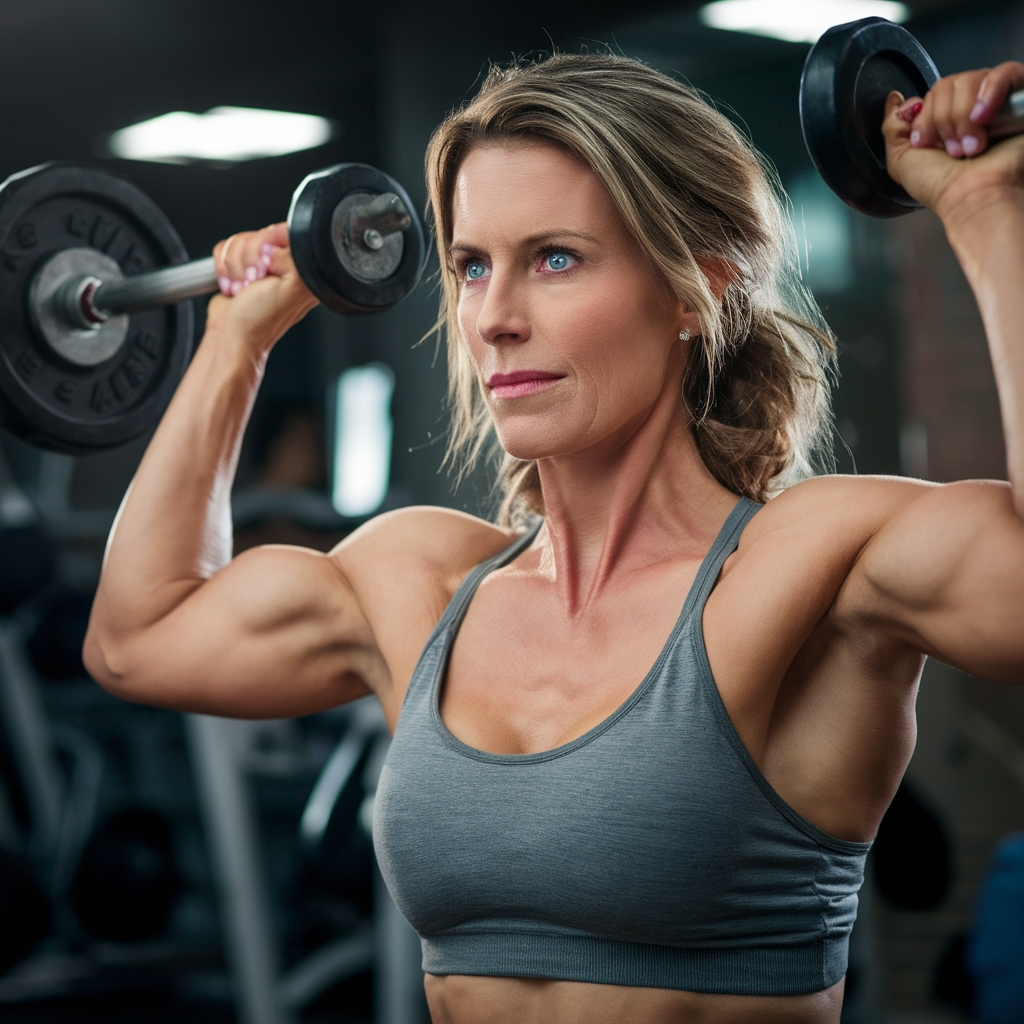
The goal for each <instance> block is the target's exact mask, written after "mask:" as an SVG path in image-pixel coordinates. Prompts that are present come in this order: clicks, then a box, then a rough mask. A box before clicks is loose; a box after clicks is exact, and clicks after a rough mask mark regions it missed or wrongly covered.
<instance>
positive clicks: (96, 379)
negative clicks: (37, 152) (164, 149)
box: [0, 163, 194, 455]
mask: <svg viewBox="0 0 1024 1024" xmlns="http://www.w3.org/2000/svg"><path fill="white" fill-rule="evenodd" d="M65 249H79V250H81V249H86V250H95V251H97V253H98V254H102V256H104V257H107V258H109V259H110V260H113V261H114V263H116V264H117V266H118V267H119V268H120V270H121V272H123V273H124V274H125V275H126V276H129V275H132V274H139V273H143V272H145V271H148V270H155V269H157V268H158V267H164V266H168V265H171V264H178V263H184V262H186V261H187V260H188V253H187V251H186V250H185V246H184V244H183V243H182V241H181V239H180V238H179V237H178V234H177V232H176V231H175V230H174V228H173V226H172V225H171V223H170V222H169V221H168V220H167V218H166V217H165V216H164V214H163V213H162V212H161V211H160V209H159V208H158V207H157V206H156V204H155V203H154V202H153V201H152V200H151V199H150V198H149V197H148V196H146V195H145V194H144V193H143V192H141V191H139V190H138V189H137V188H136V187H135V186H134V185H132V184H131V183H130V182H128V181H126V180H125V179H123V178H119V177H117V176H116V175H113V174H110V173H108V172H106V171H101V170H99V169H97V168H91V167H83V166H80V165H76V164H67V163H52V164H44V165H42V166H40V167H33V168H31V169H29V170H27V171H22V172H21V173H20V174H15V175H12V176H11V177H10V178H8V179H7V180H6V181H5V182H3V184H0V310H2V311H3V312H2V315H0V422H2V423H3V425H4V426H5V427H7V428H8V429H9V430H11V431H12V432H14V433H15V434H17V435H19V436H20V437H23V438H25V440H27V441H29V442H30V443H32V444H34V445H37V446H39V447H41V448H49V449H50V450H52V451H59V452H65V453H68V454H72V455H80V454H86V453H88V452H95V451H99V450H101V449H104V448H112V447H115V446H117V445H120V444H124V443H125V442H127V441H130V440H131V439H132V438H134V437H138V436H139V435H140V434H142V433H144V432H145V431H146V430H147V429H148V428H149V427H151V426H152V425H153V424H154V423H156V422H157V420H158V419H159V418H160V416H161V415H162V414H163V411H164V409H165V408H166V407H167V404H168V402H169V401H170V400H171V396H172V395H173V394H174V389H175V388H176V387H177V385H178V381H179V380H180V379H181V376H182V374H183V373H184V372H185V368H186V367H187V365H188V361H189V357H190V356H191V351H192V336H193V327H194V324H193V311H192V305H191V303H190V302H180V303H178V304H176V305H174V306H165V307H163V308H157V309H147V310H142V311H140V312H137V313H131V314H129V315H128V319H127V325H126V329H125V333H124V340H123V341H122V342H121V343H120V344H119V345H118V346H117V347H116V348H115V349H114V351H113V352H111V353H110V355H109V356H107V357H106V358H104V359H102V360H100V361H99V362H95V363H91V364H88V363H87V364H86V365H82V364H81V363H80V362H76V361H73V360H72V359H71V358H65V357H62V355H61V354H60V352H59V351H57V349H55V348H54V346H53V345H52V344H51V343H49V342H47V341H46V338H45V336H44V334H43V332H42V331H40V330H37V329H36V327H35V325H34V323H33V315H32V310H31V308H30V303H31V294H32V285H33V282H34V281H35V280H36V274H37V273H38V272H39V271H40V270H41V269H42V268H43V267H44V265H45V264H47V263H48V262H50V261H51V260H52V258H53V257H54V256H55V254H56V253H58V252H61V251H62V250H65ZM96 262H97V265H100V264H102V263H105V261H104V260H102V259H100V258H99V256H98V257H97V261H96ZM58 347H59V346H58Z"/></svg>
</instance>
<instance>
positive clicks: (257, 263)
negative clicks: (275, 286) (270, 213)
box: [214, 224, 287, 295]
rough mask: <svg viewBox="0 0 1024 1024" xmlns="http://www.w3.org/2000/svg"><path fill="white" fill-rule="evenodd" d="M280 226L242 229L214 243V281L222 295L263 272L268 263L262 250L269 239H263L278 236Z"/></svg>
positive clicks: (232, 292)
mask: <svg viewBox="0 0 1024 1024" xmlns="http://www.w3.org/2000/svg"><path fill="white" fill-rule="evenodd" d="M280 227H281V226H280V225H276V224H275V225H272V226H271V227H269V228H264V229H263V230H262V231H243V232H241V233H239V234H237V235H232V236H231V237H230V238H228V239H227V240H226V241H224V242H222V243H220V244H219V245H218V246H217V247H215V249H214V258H215V260H216V264H217V278H218V284H219V285H220V290H221V291H222V292H223V293H224V294H225V295H237V294H238V293H239V292H240V291H241V290H242V289H243V288H246V287H247V286H248V285H250V284H253V283H255V282H256V281H259V280H260V279H262V278H263V277H265V276H266V274H267V270H268V267H269V263H270V261H269V259H268V258H267V257H266V252H265V247H267V246H268V245H270V243H269V242H267V241H266V239H279V238H280V237H281V233H280ZM285 235H286V236H287V228H285Z"/></svg>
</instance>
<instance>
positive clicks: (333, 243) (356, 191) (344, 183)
mask: <svg viewBox="0 0 1024 1024" xmlns="http://www.w3.org/2000/svg"><path fill="white" fill-rule="evenodd" d="M387 192H390V193H392V194H394V195H397V196H398V197H399V199H401V200H402V202H403V203H404V204H405V208H406V210H407V211H408V212H409V213H410V215H411V223H410V224H409V226H408V227H407V228H405V229H404V230H403V231H402V232H401V233H395V234H392V235H389V236H387V237H386V238H384V239H383V244H382V245H381V247H380V248H379V249H377V250H362V249H358V248H355V249H352V250H347V249H346V245H347V240H346V237H345V235H346V233H345V230H344V227H345V221H346V217H347V215H348V213H349V208H350V207H351V206H353V205H354V204H357V203H359V202H361V201H363V199H364V198H365V200H372V198H373V197H374V196H379V195H383V194H384V193H387ZM288 236H289V241H290V244H291V250H292V257H293V258H294V260H295V266H296V267H297V268H298V271H299V273H300V274H301V275H302V279H303V280H304V281H305V282H306V284H307V285H308V286H309V288H310V290H311V291H312V292H313V294H314V295H316V297H317V298H318V299H319V300H320V301H321V302H322V303H323V304H324V305H325V306H326V307H327V308H328V309H330V310H333V311H334V312H335V313H346V314H351V313H379V312H381V311H382V310H385V309H390V307H391V306H393V305H395V303H397V302H399V301H400V300H401V299H403V298H405V296H406V295H408V294H409V292H410V291H412V289H413V288H414V287H415V286H416V282H417V281H418V280H419V276H420V273H421V271H422V270H423V261H424V256H425V254H426V242H425V239H424V237H423V228H422V227H421V225H420V220H419V217H417V216H416V210H415V207H413V205H412V200H411V199H410V198H409V196H408V195H407V194H406V192H405V189H403V188H402V186H401V185H399V184H398V182H397V181H395V179H394V178H392V177H390V176H389V175H387V174H385V173H384V172H383V171H379V170H377V168H375V167H370V166H369V165H368V164H338V165H336V166H334V167H328V168H326V169H325V170H322V171H317V172H316V173H315V174H311V175H309V176H308V177H307V178H306V179H305V180H304V181H303V182H302V184H301V185H299V187H298V188H297V189H296V190H295V195H294V196H293V197H292V205H291V209H290V210H289V211H288Z"/></svg>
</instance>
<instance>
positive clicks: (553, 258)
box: [544, 252, 573, 271]
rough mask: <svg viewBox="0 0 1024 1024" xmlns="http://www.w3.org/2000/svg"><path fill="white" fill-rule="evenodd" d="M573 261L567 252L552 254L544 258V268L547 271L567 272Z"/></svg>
mask: <svg viewBox="0 0 1024 1024" xmlns="http://www.w3.org/2000/svg"><path fill="white" fill-rule="evenodd" d="M572 259H573V257H572V256H570V255H569V254H568V253H567V252H551V253H548V255H547V256H545V257H544V267H545V268H546V269H547V270H556V271H557V270H567V269H568V268H569V265H570V263H571V262H572Z"/></svg>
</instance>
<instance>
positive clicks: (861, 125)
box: [800, 18, 939, 217]
mask: <svg viewBox="0 0 1024 1024" xmlns="http://www.w3.org/2000/svg"><path fill="white" fill-rule="evenodd" d="M938 78H939V72H938V70H937V69H936V67H935V65H934V63H932V59H931V57H929V56H928V54H927V52H926V51H925V50H924V48H923V47H922V46H921V44H920V43H919V42H918V41H917V40H916V39H915V38H914V37H913V36H912V35H911V34H910V33H909V32H908V31H907V30H906V29H904V28H901V27H900V26H899V25H894V24H893V23H892V22H890V21H885V20H884V19H883V18H864V19H862V20H861V21H852V22H850V23H849V24H846V25H836V26H835V27H833V28H830V29H829V30H828V31H827V32H826V33H825V34H824V35H823V36H822V37H821V38H820V39H819V40H818V41H817V42H816V43H815V44H814V46H812V47H811V51H810V53H808V54H807V60H806V62H805V63H804V70H803V74H802V75H801V77H800V125H801V128H802V129H803V133H804V143H805V144H806V146H807V152H808V153H810V155H811V159H812V160H813V161H814V166H815V167H816V168H817V169H818V172H819V173H820V174H821V176H822V178H824V179H825V182H826V184H827V185H828V186H829V188H831V189H832V191H833V192H835V194H836V195H837V196H839V198H840V199H842V200H843V201H844V202H846V203H848V204H849V205H850V206H852V207H853V208H854V209H855V210H859V211H860V212H861V213H867V214H870V215H871V216H872V217H899V216H901V215H902V214H905V213H910V212H911V211H912V210H917V209H920V206H921V204H920V203H918V202H917V201H916V200H914V199H911V197H910V196H909V195H907V193H906V192H905V191H904V190H903V189H902V188H901V187H900V186H899V185H897V184H896V182H895V181H893V180H892V178H890V177H889V174H888V172H887V171H886V168H885V140H884V139H883V137H882V119H883V116H884V111H885V101H886V98H887V97H888V95H889V93H890V92H892V91H893V90H894V89H895V90H898V91H899V92H901V93H903V95H904V96H923V95H924V94H925V93H926V92H927V91H928V90H929V89H930V88H931V87H932V86H933V85H934V84H935V82H936V81H938Z"/></svg>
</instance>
